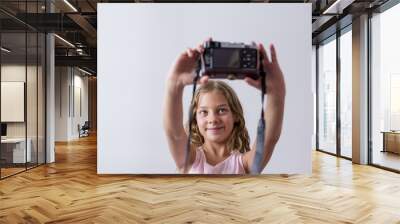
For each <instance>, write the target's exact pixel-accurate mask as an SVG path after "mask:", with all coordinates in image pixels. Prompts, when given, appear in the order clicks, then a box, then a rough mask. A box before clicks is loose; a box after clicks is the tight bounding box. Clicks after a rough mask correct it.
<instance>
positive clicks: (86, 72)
mask: <svg viewBox="0 0 400 224" xmlns="http://www.w3.org/2000/svg"><path fill="white" fill-rule="evenodd" d="M78 70H79V71H81V72H83V73H85V74H88V75H92V73H90V72H88V71H86V70H83V69H81V68H79V67H78Z"/></svg>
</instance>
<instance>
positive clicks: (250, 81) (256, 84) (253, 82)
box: [244, 77, 261, 89]
mask: <svg viewBox="0 0 400 224" xmlns="http://www.w3.org/2000/svg"><path fill="white" fill-rule="evenodd" d="M244 81H245V82H246V83H247V84H249V85H250V86H253V87H255V88H257V89H260V88H261V84H260V82H261V81H260V79H258V80H254V79H252V78H249V77H246V78H244Z"/></svg>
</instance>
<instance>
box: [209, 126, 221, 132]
mask: <svg viewBox="0 0 400 224" xmlns="http://www.w3.org/2000/svg"><path fill="white" fill-rule="evenodd" d="M222 129H224V127H212V128H206V130H207V131H212V132H216V131H219V130H222Z"/></svg>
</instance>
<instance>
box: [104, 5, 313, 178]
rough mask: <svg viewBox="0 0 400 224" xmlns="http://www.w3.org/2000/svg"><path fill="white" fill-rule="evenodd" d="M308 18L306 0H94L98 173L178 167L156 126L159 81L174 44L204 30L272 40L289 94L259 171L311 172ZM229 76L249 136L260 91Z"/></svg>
mask: <svg viewBox="0 0 400 224" xmlns="http://www.w3.org/2000/svg"><path fill="white" fill-rule="evenodd" d="M310 21H311V4H260V3H257V4H98V109H97V112H98V132H97V133H98V154H97V155H98V157H97V159H98V164H97V165H98V166H97V167H98V173H100V174H107V173H114V174H118V173H119V174H122V173H135V174H143V173H175V172H176V171H175V170H176V169H175V164H174V162H173V160H172V157H171V155H170V153H169V150H168V146H167V144H166V139H165V136H164V132H163V126H162V102H163V96H164V81H165V77H166V75H167V72H168V70H169V68H170V65H171V63H172V62H173V61H174V59H175V58H176V57H177V55H178V54H179V53H180V52H182V51H184V50H185V49H186V48H187V47H192V46H196V45H197V44H198V43H200V42H202V41H203V40H205V39H206V38H207V37H210V36H211V37H213V39H214V40H219V41H231V42H246V43H249V42H251V41H255V42H262V43H263V44H264V45H265V46H268V45H269V44H270V43H274V45H275V46H276V49H277V52H278V59H279V62H280V65H281V67H282V70H283V72H284V75H285V79H286V85H287V97H286V105H285V116H284V124H283V132H282V135H281V139H280V141H279V143H278V144H277V146H276V149H275V152H274V154H273V156H272V159H271V161H270V163H269V164H268V166H267V167H266V169H265V170H264V172H265V173H311V149H312V143H311V142H312V133H313V126H314V125H313V95H312V85H311V84H312V81H311V61H310V60H311V22H310ZM115 24H118V26H116V25H115ZM121 27H129V28H128V29H121ZM229 84H231V86H232V87H233V88H234V89H235V90H236V92H237V93H238V95H239V98H240V99H241V102H242V105H243V107H244V111H245V119H246V124H247V127H248V130H249V135H250V137H251V140H252V141H254V137H255V134H256V126H257V120H258V118H259V113H260V94H259V92H258V91H256V90H255V89H253V88H251V87H249V86H247V85H246V84H245V83H244V82H242V81H233V82H229ZM190 91H191V88H186V89H185V93H184V108H185V114H186V110H187V109H188V105H189V102H190V99H191V97H190ZM185 120H186V118H185ZM267 125H268V124H267Z"/></svg>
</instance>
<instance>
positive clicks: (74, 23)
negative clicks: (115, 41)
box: [0, 0, 387, 73]
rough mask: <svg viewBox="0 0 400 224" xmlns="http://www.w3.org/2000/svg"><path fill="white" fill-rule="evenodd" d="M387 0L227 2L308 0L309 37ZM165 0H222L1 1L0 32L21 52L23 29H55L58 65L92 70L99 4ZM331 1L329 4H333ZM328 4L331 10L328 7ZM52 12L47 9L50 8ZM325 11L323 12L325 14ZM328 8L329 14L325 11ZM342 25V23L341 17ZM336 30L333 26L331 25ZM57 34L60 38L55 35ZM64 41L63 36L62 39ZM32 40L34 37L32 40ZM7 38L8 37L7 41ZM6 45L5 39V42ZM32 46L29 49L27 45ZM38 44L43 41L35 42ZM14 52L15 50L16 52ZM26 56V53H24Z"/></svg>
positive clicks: (321, 35)
mask: <svg viewBox="0 0 400 224" xmlns="http://www.w3.org/2000/svg"><path fill="white" fill-rule="evenodd" d="M386 1H387V0H340V1H339V4H335V0H289V1H288V0H286V1H285V0H267V1H263V0H252V1H243V0H242V1H239V0H237V1H229V2H234V3H235V2H237V3H244V2H254V3H260V2H269V3H311V4H312V13H313V15H312V21H311V22H312V24H313V31H312V32H313V33H312V35H313V42H314V43H315V42H318V41H319V40H321V39H323V38H325V37H326V36H329V35H331V33H332V32H335V30H334V29H333V30H332V28H331V31H330V30H329V28H330V27H333V26H334V25H335V24H336V22H337V21H338V20H341V21H346V19H344V18H345V17H347V20H348V21H349V23H351V17H352V16H356V15H357V14H360V13H362V12H365V10H368V9H373V8H376V7H378V6H379V5H381V4H383V3H385V2H386ZM144 2H145V3H151V2H155V3H167V2H169V3H170V2H175V3H177V2H180V3H182V2H208V3H211V2H226V1H215V0H202V1H179V0H175V1H174V0H172V1H165V0H153V1H151V0H47V8H46V0H24V1H21V0H1V2H0V25H1V27H0V29H1V31H2V33H3V34H2V39H4V38H5V39H4V40H2V43H6V42H7V44H8V46H7V47H8V48H10V47H12V48H14V49H13V50H15V51H16V52H18V51H21V52H20V53H21V54H22V53H24V52H23V51H25V48H23V47H18V46H25V45H24V44H25V41H26V40H25V38H23V37H24V34H25V31H26V30H28V32H34V31H39V32H55V33H56V34H57V35H58V37H57V38H55V45H56V51H55V52H56V65H59V66H64V65H68V66H80V67H82V68H87V69H88V70H90V71H93V72H94V73H95V72H96V57H97V50H96V49H97V3H144ZM331 6H332V7H331ZM328 8H329V11H327V9H328ZM50 11H51V12H52V13H49V12H50ZM324 12H325V13H324ZM326 12H328V13H326ZM341 25H342V26H345V25H346V22H342V24H341ZM335 29H336V28H335ZM59 37H60V38H59ZM32 38H34V36H33V35H31V36H30V37H29V38H28V41H27V42H28V49H27V50H26V51H27V52H28V54H29V52H33V51H34V50H33V49H34V48H35V49H36V46H38V43H36V42H37V41H34V40H31V39H32ZM62 39H64V40H66V41H67V42H69V43H67V42H66V41H64V40H62ZM35 40H36V39H35ZM5 41H6V42H5ZM3 46H4V44H3ZM31 48H32V49H31ZM39 48H40V49H41V48H42V44H41V43H39ZM15 54H17V53H15ZM28 57H29V56H28Z"/></svg>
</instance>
